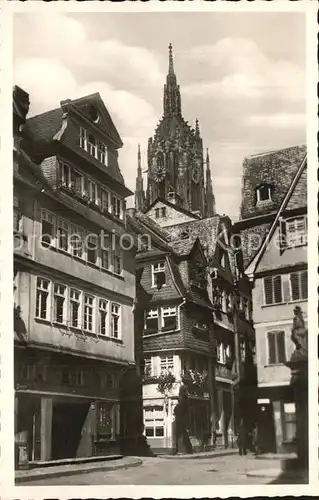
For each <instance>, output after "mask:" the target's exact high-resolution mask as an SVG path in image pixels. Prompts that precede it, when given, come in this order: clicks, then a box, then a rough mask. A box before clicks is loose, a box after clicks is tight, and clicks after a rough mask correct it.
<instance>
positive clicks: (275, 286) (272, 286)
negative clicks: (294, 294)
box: [264, 275, 283, 304]
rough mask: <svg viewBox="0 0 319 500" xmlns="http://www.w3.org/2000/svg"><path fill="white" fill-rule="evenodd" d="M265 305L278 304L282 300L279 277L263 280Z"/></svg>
mask: <svg viewBox="0 0 319 500" xmlns="http://www.w3.org/2000/svg"><path fill="white" fill-rule="evenodd" d="M264 298H265V304H278V303H280V302H282V301H283V299H282V285H281V275H278V276H267V277H266V278H264Z"/></svg>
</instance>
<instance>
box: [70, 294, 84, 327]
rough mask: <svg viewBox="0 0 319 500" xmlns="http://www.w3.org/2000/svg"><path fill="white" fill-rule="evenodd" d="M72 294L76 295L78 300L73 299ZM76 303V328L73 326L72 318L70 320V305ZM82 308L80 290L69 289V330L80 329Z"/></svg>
mask: <svg viewBox="0 0 319 500" xmlns="http://www.w3.org/2000/svg"><path fill="white" fill-rule="evenodd" d="M74 292H75V293H76V294H79V297H78V299H76V298H73V294H74ZM74 303H77V304H79V307H78V324H77V326H74V325H73V318H72V312H73V311H72V309H73V307H72V304H74ZM82 306H83V292H82V291H81V290H78V289H77V288H73V287H70V288H69V311H68V313H69V325H70V326H71V328H77V329H82V318H83V311H82Z"/></svg>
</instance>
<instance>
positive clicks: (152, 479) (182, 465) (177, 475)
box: [27, 455, 278, 486]
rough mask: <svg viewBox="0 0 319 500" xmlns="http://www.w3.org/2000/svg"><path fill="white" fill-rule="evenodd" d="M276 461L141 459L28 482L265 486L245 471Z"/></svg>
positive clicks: (267, 466)
mask: <svg viewBox="0 0 319 500" xmlns="http://www.w3.org/2000/svg"><path fill="white" fill-rule="evenodd" d="M277 466H278V462H277V461H273V460H256V458H255V457H254V456H253V455H247V456H246V457H239V456H238V455H231V456H225V457H215V458H214V457H212V458H207V459H188V460H184V459H165V458H157V457H155V458H149V457H147V458H143V465H141V466H140V467H133V468H130V469H122V470H115V471H112V472H103V471H95V472H90V473H86V474H78V475H72V476H67V477H55V478H54V477H53V478H50V479H43V480H37V481H29V482H28V483H27V485H28V486H31V485H98V484H110V485H111V484H145V485H147V484H158V485H170V484H171V485H173V484H175V485H177V484H189V485H196V484H203V485H204V484H206V485H207V484H219V485H224V484H225V485H226V484H228V485H236V484H242V485H252V484H267V483H270V482H271V481H272V479H271V478H267V477H264V478H263V477H262V478H256V477H247V472H249V471H253V470H260V469H273V468H276V467H277Z"/></svg>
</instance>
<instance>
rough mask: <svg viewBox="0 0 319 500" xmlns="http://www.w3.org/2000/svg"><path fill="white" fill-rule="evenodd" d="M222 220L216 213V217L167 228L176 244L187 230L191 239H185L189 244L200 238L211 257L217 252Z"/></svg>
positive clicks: (172, 241)
mask: <svg viewBox="0 0 319 500" xmlns="http://www.w3.org/2000/svg"><path fill="white" fill-rule="evenodd" d="M220 221H221V217H220V216H219V215H215V216H214V217H208V218H206V219H199V220H194V221H190V222H184V223H182V224H176V225H174V226H168V227H166V228H165V230H166V231H167V233H169V235H170V244H174V241H176V240H180V239H181V236H182V234H183V233H185V232H187V233H188V235H189V239H188V240H185V241H189V245H190V244H191V243H193V244H194V242H195V240H196V239H197V238H198V239H199V241H200V243H201V245H202V247H203V249H204V251H205V252H206V254H207V256H208V257H211V256H213V255H214V253H215V248H216V244H217V240H218V230H219V224H220Z"/></svg>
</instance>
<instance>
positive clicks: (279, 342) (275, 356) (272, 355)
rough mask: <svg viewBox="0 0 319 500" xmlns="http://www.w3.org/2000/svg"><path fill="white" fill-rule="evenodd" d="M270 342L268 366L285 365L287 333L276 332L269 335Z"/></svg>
mask: <svg viewBox="0 0 319 500" xmlns="http://www.w3.org/2000/svg"><path fill="white" fill-rule="evenodd" d="M267 340H268V364H269V365H275V364H279V363H285V361H286V347H285V332H283V331H274V332H268V333H267Z"/></svg>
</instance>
